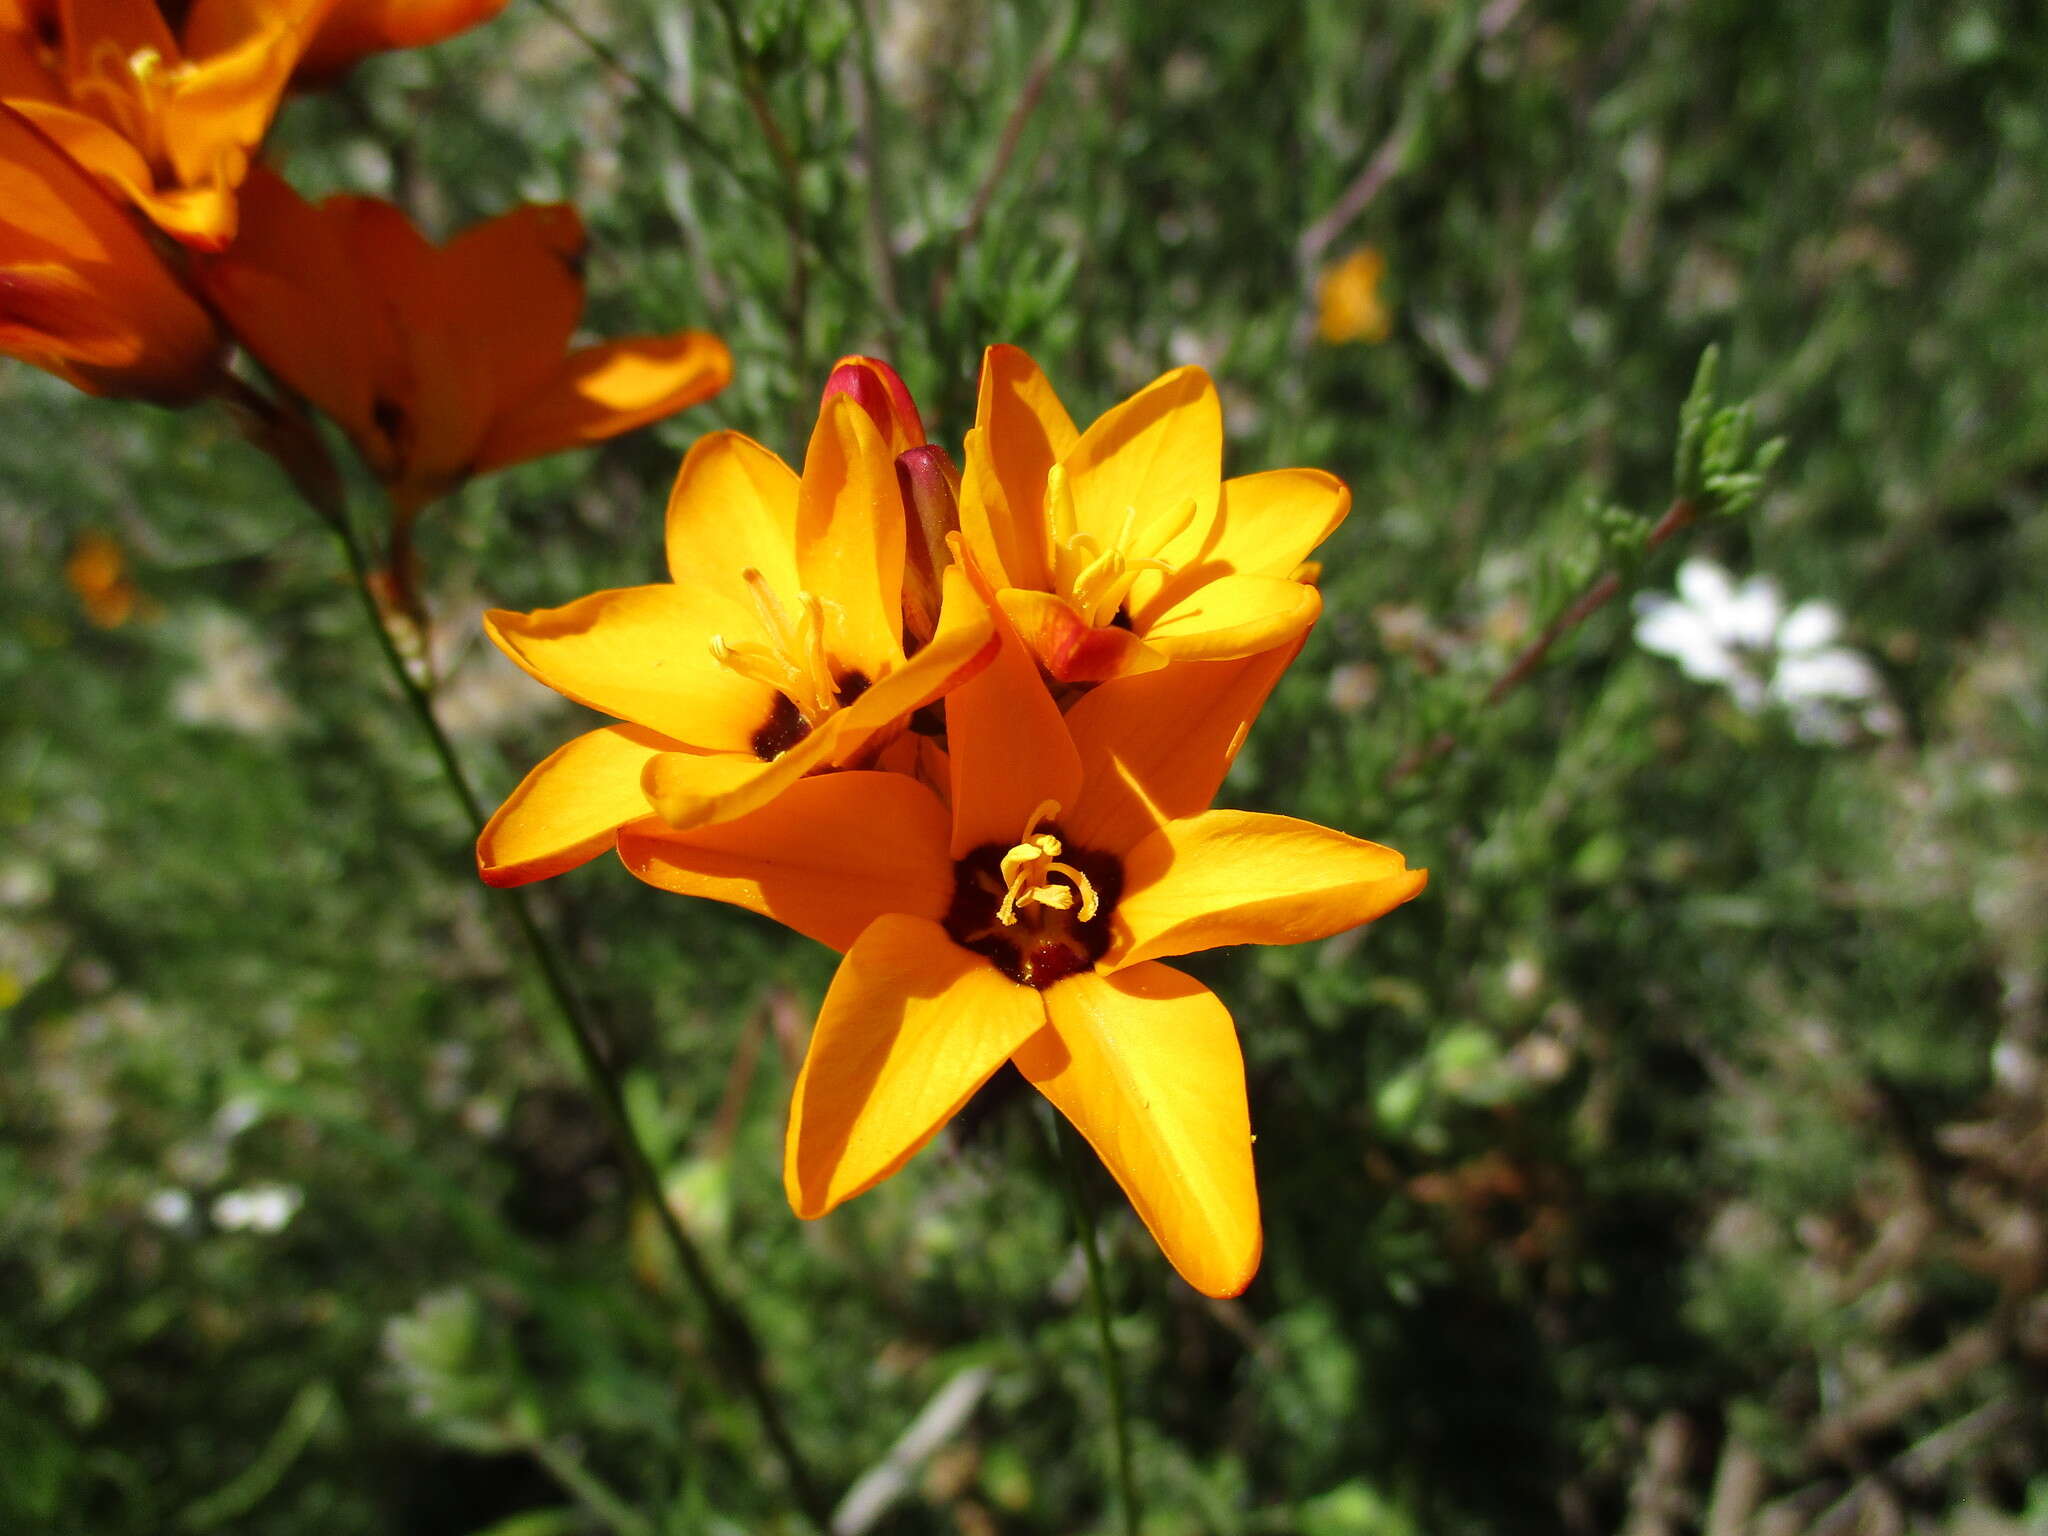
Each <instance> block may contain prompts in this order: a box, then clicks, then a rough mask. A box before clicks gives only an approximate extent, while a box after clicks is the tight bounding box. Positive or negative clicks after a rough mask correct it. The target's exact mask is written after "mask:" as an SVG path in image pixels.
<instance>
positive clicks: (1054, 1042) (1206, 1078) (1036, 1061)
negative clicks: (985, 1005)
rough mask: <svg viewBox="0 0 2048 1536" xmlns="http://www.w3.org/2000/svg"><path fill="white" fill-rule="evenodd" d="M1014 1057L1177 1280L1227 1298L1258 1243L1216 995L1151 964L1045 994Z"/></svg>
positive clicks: (1239, 1080)
mask: <svg viewBox="0 0 2048 1536" xmlns="http://www.w3.org/2000/svg"><path fill="white" fill-rule="evenodd" d="M1045 1009H1046V1016H1047V1019H1048V1021H1049V1024H1048V1027H1047V1028H1046V1029H1044V1030H1042V1031H1040V1032H1039V1033H1038V1034H1037V1035H1034V1036H1033V1037H1032V1038H1031V1039H1030V1040H1029V1041H1028V1042H1027V1043H1026V1044H1025V1046H1024V1048H1023V1049H1022V1050H1020V1051H1018V1052H1017V1066H1018V1068H1019V1070H1021V1071H1022V1072H1023V1074H1024V1076H1025V1077H1026V1078H1028V1079H1030V1081H1031V1083H1032V1084H1033V1086H1035V1087H1036V1088H1037V1089H1038V1091H1039V1092H1040V1093H1042V1094H1044V1095H1045V1096H1046V1097H1047V1098H1048V1099H1050V1100H1052V1102H1053V1104H1054V1105H1055V1106H1057V1107H1058V1109H1059V1111H1060V1113H1061V1114H1063V1115H1065V1116H1066V1117H1067V1119H1068V1120H1069V1121H1071V1122H1072V1123H1073V1125H1074V1128H1075V1129H1076V1130H1078V1131H1079V1132H1080V1133H1081V1134H1082V1135H1083V1136H1084V1137H1086V1138H1087V1140H1088V1144H1089V1145H1090V1146H1091V1147H1093V1148H1094V1149H1095V1155H1096V1156H1097V1157H1099V1158H1101V1159H1102V1161H1103V1164H1104V1165H1105V1166H1106V1167H1107V1168H1108V1169H1109V1171H1110V1173H1111V1174H1112V1175H1114V1176H1115V1178H1116V1181H1117V1183H1118V1184H1120V1185H1122V1186H1123V1191H1124V1193H1125V1194H1126V1195H1128V1196H1129V1197H1130V1201H1131V1204H1132V1206H1133V1207H1135V1208H1136V1210H1137V1212H1138V1219H1139V1220H1141V1221H1143V1222H1144V1223H1145V1229H1146V1230H1147V1231H1148V1232H1150V1233H1151V1234H1152V1238H1153V1240H1154V1241H1155V1242H1157V1243H1158V1244H1159V1246H1160V1249H1161V1250H1162V1251H1163V1252H1164V1253H1165V1254H1166V1257H1167V1260H1168V1261H1169V1262H1170V1263H1171V1264H1172V1265H1173V1267H1174V1268H1175V1269H1177V1270H1179V1271H1180V1274H1181V1277H1182V1278H1183V1279H1185V1280H1186V1281H1187V1282H1188V1284H1189V1285H1192V1286H1193V1287H1194V1288H1195V1289H1196V1290H1198V1291H1200V1292H1201V1293H1202V1294H1203V1295H1205V1296H1235V1295H1238V1294H1239V1293H1240V1292H1242V1291H1243V1290H1244V1288H1245V1287H1246V1286H1247V1285H1249V1284H1251V1280H1252V1276H1253V1274H1255V1273H1256V1272H1257V1270H1258V1267H1259V1254H1260V1250H1261V1248H1262V1246H1263V1240H1262V1237H1261V1234H1260V1230H1259V1192H1258V1187H1257V1185H1256V1184H1255V1183H1254V1181H1253V1177H1252V1132H1251V1115H1250V1111H1249V1108H1248V1107H1247V1104H1246V1101H1245V1087H1244V1057H1243V1054H1242V1053H1241V1052H1240V1050H1239V1049H1238V1044H1237V1030H1236V1029H1235V1027H1234V1026H1233V1025H1232V1024H1231V1022H1230V1014H1229V1012H1228V1011H1227V1010H1226V1009H1225V1008H1224V1006H1223V1004H1222V1003H1221V1002H1220V1001H1219V1000H1218V999H1217V997H1216V995H1215V993H1213V992H1211V991H1210V990H1209V989H1208V988H1207V987H1205V986H1203V985H1202V984H1201V983H1200V982H1198V981H1195V980H1194V979H1193V978H1192V977H1188V976H1183V975H1182V974H1181V973H1180V972H1179V971H1176V970H1172V969H1170V968H1168V967H1166V966H1163V965H1156V964H1155V965H1139V966H1133V967H1131V968H1130V969H1128V970H1123V971H1118V972H1116V973H1115V974H1114V975H1103V974H1101V973H1099V972H1094V971H1088V972H1084V973H1082V974H1081V975H1079V976H1074V977H1070V978H1069V979H1067V980H1065V981H1061V982H1058V983H1056V984H1054V985H1053V986H1052V987H1050V988H1049V989H1047V991H1046V993H1045Z"/></svg>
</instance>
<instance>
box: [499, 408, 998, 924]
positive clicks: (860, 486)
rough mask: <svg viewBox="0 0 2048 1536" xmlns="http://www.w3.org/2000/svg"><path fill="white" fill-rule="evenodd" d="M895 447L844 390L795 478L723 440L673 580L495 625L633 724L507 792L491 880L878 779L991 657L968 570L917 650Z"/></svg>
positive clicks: (578, 691)
mask: <svg viewBox="0 0 2048 1536" xmlns="http://www.w3.org/2000/svg"><path fill="white" fill-rule="evenodd" d="M889 450H890V444H889V442H887V441H886V440H885V439H884V438H883V436H882V434H881V432H880V430H879V429H878V427H877V424H876V422H875V420H874V419H873V418H872V417H871V416H870V415H869V414H868V412H867V411H866V410H865V409H864V408H862V407H861V406H860V405H859V404H857V403H856V401H855V399H854V398H853V397H852V396H851V395H850V394H849V393H848V392H846V391H834V392H833V393H831V394H828V395H827V396H826V397H825V400H824V403H823V405H822V406H821V407H820V409H819V413H818V424H817V427H816V429H815V430H814V431H813V432H812V434H811V441H810V447H809V451H808V452H807V454H806V455H805V458H804V467H803V473H802V475H801V476H798V475H797V474H796V473H794V472H793V471H792V470H791V469H790V468H789V466H788V465H786V464H784V463H783V462H782V460H781V459H779V458H777V457H776V456H775V455H774V454H773V453H771V452H769V451H768V450H767V449H766V448H764V447H762V446H761V445H760V444H759V443H756V442H754V441H753V440H752V439H750V438H746V437H742V436H741V435H740V434H739V433H737V432H715V433H712V434H711V435H710V436H708V437H705V438H702V439H700V440H699V441H698V443H697V444H696V446H695V447H693V448H692V449H691V450H690V453H689V456H688V457H687V458H685V459H684V461H683V467H682V470H681V472H680V473H679V474H678V475H677V476H676V484H675V490H674V492H673V493H672V494H671V496H670V498H669V506H668V530H667V534H668V560H669V571H670V574H671V576H672V578H673V580H672V581H670V582H666V583H660V584H656V585H652V586H644V587H628V588H624V589H622V590H618V591H611V592H598V593H594V594H592V595H591V596H589V597H586V598H583V599H581V600H580V601H578V602H574V603H570V604H569V605H567V606H566V607H562V608H553V609H545V610H542V611H541V612H538V613H508V612H503V611H496V612H492V613H488V614H486V615H485V616H484V624H485V629H486V631H487V633H489V635H490V637H491V639H492V640H494V641H495V642H496V643H497V645H498V646H499V648H500V649H501V650H503V651H504V652H505V653H506V655H508V656H510V657H511V658H512V659H513V660H514V661H515V662H517V663H518V664H519V665H520V666H521V667H523V668H524V669H525V670H526V671H527V672H529V673H530V674H532V676H534V677H535V678H537V679H539V680H540V681H541V682H543V683H546V684H547V685H548V686H549V687H550V688H553V689H555V690H556V691H557V692H558V693H562V694H565V695H567V696H568V697H569V698H572V699H575V700H576V701H578V702H579V703H582V704H587V705H589V706H590V707H591V708H593V709H597V710H601V711H603V712H604V713H605V714H608V715H611V716H613V717H614V718H615V719H616V720H617V721H619V722H620V723H619V724H616V725H608V726H605V727H603V728H601V729H598V730H594V731H591V732H589V733H587V734H586V735H583V736H579V737H577V738H576V739H575V740H573V741H571V742H569V743H568V744H567V745H566V746H564V747H562V748H561V749H560V750H559V751H557V752H556V753H555V754H554V755H553V756H552V757H550V758H548V759H547V760H546V761H545V762H543V763H542V764H541V765H540V766H539V767H537V768H535V769H534V770H533V771H532V772H531V773H529V774H528V775H527V776H526V779H525V781H524V782H522V783H521V784H520V785H519V787H518V788H517V789H515V790H514V791H513V792H512V794H511V795H510V796H509V797H507V799H506V801H505V803H504V804H503V805H502V806H501V807H499V809H498V811H497V813H496V814H495V815H494V816H492V818H491V820H490V822H489V824H488V825H487V826H486V827H485V828H484V831H483V835H482V836H481V837H480V838H479V839H478V840H477V866H478V869H479V870H480V871H481V873H482V875H483V877H484V879H485V880H486V881H488V882H490V883H491V884H493V885H518V884H522V883H524V882H526V881H529V880H539V879H544V878H546V877H548V876H550V875H556V874H560V873H561V872H562V871H564V870H567V869H573V868H574V867H575V866H577V865H578V864H582V863H584V862H585V861H587V860H589V859H592V858H594V857H596V856H597V855H598V854H599V853H602V852H603V851H604V850H605V849H606V848H609V847H611V846H612V844H613V840H614V838H615V837H616V836H617V835H618V833H619V829H620V828H622V827H627V826H632V825H643V824H644V825H650V826H664V825H667V826H678V827H685V826H698V825H706V824H709V823H712V822H717V821H724V820H729V819H731V818H733V817H736V816H741V815H744V814H745V813H747V812H748V811H750V810H753V809H756V808H757V807H759V806H761V805H763V804H765V803H767V802H768V801H770V800H772V799H774V798H775V797H776V796H779V795H782V794H784V793H787V792H788V791H789V790H790V789H791V788H792V786H794V785H796V784H798V783H799V782H800V781H803V782H807V780H806V779H805V776H806V775H809V774H813V773H829V772H830V771H831V770H835V769H845V768H861V767H867V766H869V765H870V764H871V763H873V762H874V761H875V760H876V759H877V758H878V756H879V755H880V754H881V753H882V752H883V751H884V750H885V749H887V748H888V747H889V746H890V744H891V742H892V741H893V740H894V739H895V738H896V737H898V736H899V735H900V733H901V732H902V731H903V729H904V727H905V725H906V724H907V722H908V720H909V717H910V716H911V715H912V714H913V713H914V712H915V711H917V710H919V709H921V708H922V707H923V706H925V705H926V704H928V703H930V702H931V701H932V700H934V699H937V698H939V697H941V696H942V695H944V694H945V693H947V692H948V691H949V690H951V689H952V688H954V687H956V686H958V685H959V683H960V682H962V681H963V680H964V679H965V678H967V677H969V676H971V675H972V674H973V673H974V672H975V671H976V670H977V669H978V668H980V667H982V666H984V665H986V664H987V662H988V659H989V657H990V656H991V654H992V653H993V651H994V648H995V636H994V631H993V629H992V627H991V624H990V620H989V616H988V611H987V608H986V605H985V604H983V603H982V602H981V601H980V600H979V599H978V598H977V597H976V596H975V595H974V594H973V592H972V591H971V590H969V589H968V588H967V585H966V579H965V574H964V572H963V571H962V569H961V568H960V567H957V566H956V567H953V568H951V569H950V570H948V571H947V572H946V575H945V578H944V596H943V599H942V602H941V606H940V613H939V619H938V624H937V628H936V632H935V633H934V634H933V635H932V637H931V638H930V640H929V641H928V642H926V643H923V644H916V643H914V642H913V643H910V644H908V645H906V642H905V637H904V625H903V607H902V588H903V580H904V564H905V556H904V515H903V505H902V501H901V499H900V496H899V493H898V489H897V478H896V468H895V461H894V458H893V456H892V455H891V453H890V451H889ZM657 818H659V819H657Z"/></svg>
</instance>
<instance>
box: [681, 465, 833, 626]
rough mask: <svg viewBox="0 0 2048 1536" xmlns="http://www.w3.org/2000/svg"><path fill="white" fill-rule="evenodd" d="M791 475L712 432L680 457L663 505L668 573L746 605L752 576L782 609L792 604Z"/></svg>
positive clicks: (786, 468) (793, 475) (794, 573)
mask: <svg viewBox="0 0 2048 1536" xmlns="http://www.w3.org/2000/svg"><path fill="white" fill-rule="evenodd" d="M796 506H797V477H796V471H794V470H792V469H791V468H790V467H789V466H788V465H787V464H785V463H783V462H782V460H781V459H780V458H778V457H776V455H775V454H773V453H771V452H769V450H768V449H766V448H763V447H762V446H761V445H760V444H759V443H757V442H755V441H754V440H753V439H752V438H750V437H743V436H742V435H741V434H739V433H737V432H712V433H708V434H706V435H705V436H703V437H700V438H698V439H697V441H696V442H695V443H694V444H693V445H692V446H691V448H690V451H689V453H688V454H686V455H685V456H684V458H683V467H682V468H681V469H680V470H679V471H678V472H677V474H676V483H675V488H674V489H673V490H672V491H670V492H669V498H668V525H667V544H668V569H669V574H670V575H671V576H673V577H674V578H675V579H676V580H677V581H701V582H704V583H706V584H708V585H710V586H714V587H717V588H719V589H720V590H721V591H724V592H726V593H728V594H729V595H730V596H731V597H732V598H733V599H734V601H736V602H749V603H751V601H752V598H751V595H750V594H749V593H748V592H747V584H746V582H745V581H744V580H743V579H742V576H743V573H744V572H746V571H747V570H748V569H750V568H751V569H753V570H757V571H759V572H760V573H761V575H762V577H763V578H764V579H765V580H766V581H767V583H768V587H769V590H770V591H772V592H774V593H775V595H776V596H777V598H778V599H780V600H781V601H782V602H784V603H793V602H794V601H795V600H796V594H797V591H798V589H799V588H800V587H801V586H802V583H801V582H800V581H799V580H798V577H797V570H796Z"/></svg>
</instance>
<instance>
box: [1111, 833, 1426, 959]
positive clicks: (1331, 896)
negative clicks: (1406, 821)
mask: <svg viewBox="0 0 2048 1536" xmlns="http://www.w3.org/2000/svg"><path fill="white" fill-rule="evenodd" d="M1123 867H1124V890H1123V895H1122V897H1121V898H1120V899H1119V900H1118V902H1117V906H1116V914H1115V917H1114V919H1113V932H1114V934H1115V938H1114V940H1113V942H1112V947H1111V950H1110V953H1109V956H1108V961H1109V963H1111V964H1113V965H1115V966H1118V967H1122V966H1128V965H1136V964H1139V963H1140V962H1142V961H1146V960H1158V959H1162V958H1165V957H1168V956H1172V955H1186V954H1192V953H1194V952H1195V951H1197V950H1203V949H1216V948H1219V947H1221V946H1223V945H1225V944H1302V943H1306V942H1307V941H1309V940H1311V939H1326V938H1328V937H1329V936H1330V935H1331V934H1333V933H1342V932H1343V931H1344V930H1345V929H1347V928H1356V927H1357V926H1358V925H1359V924H1361V923H1369V922H1371V921H1372V920H1373V919H1374V918H1377V917H1381V916H1384V915H1385V914H1386V913H1388V912H1391V911H1392V910H1393V909H1394V908H1395V907H1398V906H1399V905H1401V903H1402V902H1404V901H1407V900H1409V899H1410V898H1411V897H1413V896H1414V895H1415V894H1416V893H1417V892H1419V891H1420V890H1421V889H1422V888H1423V886H1424V885H1426V884H1428V882H1429V872H1428V871H1427V870H1421V869H1410V868H1409V867H1408V861H1407V860H1406V859H1405V858H1403V857H1402V856H1401V855H1400V854H1399V853H1397V852H1395V851H1394V850H1393V849H1392V848H1383V847H1381V846H1380V845H1379V844H1378V843H1368V842H1365V841H1363V840H1362V839H1360V838H1356V837H1347V836H1345V835H1344V834H1343V833H1342V832H1336V831H1332V830H1331V829H1330V828H1328V827H1319V826H1317V825H1316V824H1315V823H1313V822H1308V821H1296V820H1295V819H1294V818H1293V817H1291V816H1266V815H1260V814H1258V813H1256V812H1252V811H1205V812H1203V813H1202V814H1201V815H1199V816H1191V817H1188V818H1186V819H1185V820H1181V821H1170V822H1168V823H1167V824H1166V825H1165V826H1163V827H1161V828H1159V829H1158V830H1157V831H1156V832H1154V833H1152V835H1151V836H1149V837H1147V838H1146V839H1145V840H1144V841H1143V842H1141V843H1139V844H1138V845H1137V846H1136V847H1135V848H1133V849H1131V850H1130V851H1129V852H1127V853H1126V854H1125V855H1124V861H1123Z"/></svg>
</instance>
